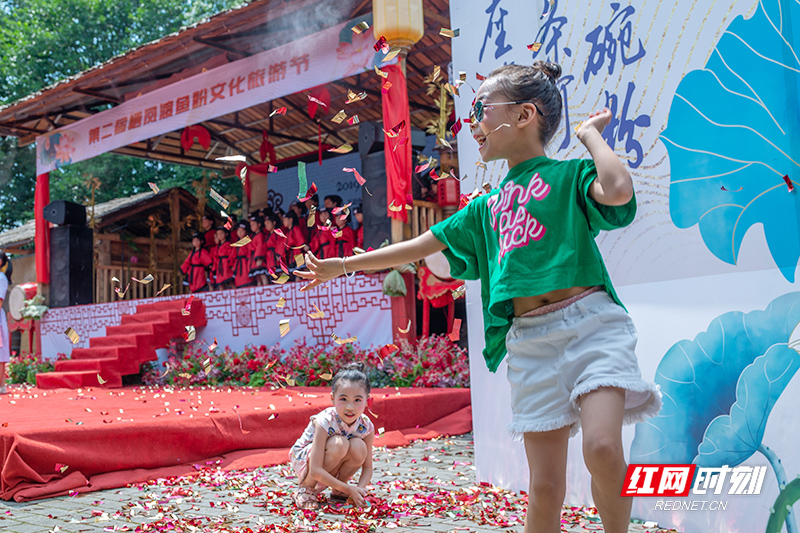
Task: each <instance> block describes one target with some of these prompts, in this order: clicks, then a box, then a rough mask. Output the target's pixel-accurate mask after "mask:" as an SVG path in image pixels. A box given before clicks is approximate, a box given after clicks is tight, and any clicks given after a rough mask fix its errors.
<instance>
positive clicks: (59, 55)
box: [0, 0, 241, 231]
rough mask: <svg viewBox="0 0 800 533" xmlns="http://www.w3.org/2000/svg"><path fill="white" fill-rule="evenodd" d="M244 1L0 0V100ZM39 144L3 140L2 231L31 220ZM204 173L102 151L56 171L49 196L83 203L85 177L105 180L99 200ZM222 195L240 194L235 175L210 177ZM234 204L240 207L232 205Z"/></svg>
mask: <svg viewBox="0 0 800 533" xmlns="http://www.w3.org/2000/svg"><path fill="white" fill-rule="evenodd" d="M238 3H239V0H189V1H186V0H102V1H101V0H0V105H6V104H9V103H12V102H15V101H16V100H19V99H20V98H24V97H26V96H28V95H30V94H32V93H35V92H36V91H39V90H41V89H43V88H45V87H47V86H49V85H52V84H53V83H56V82H58V81H60V80H63V79H64V78H67V77H69V76H74V75H76V74H78V73H80V72H82V71H84V70H86V69H89V68H91V67H93V66H96V65H98V64H101V63H103V62H105V61H107V60H109V59H111V58H112V57H114V56H117V55H119V54H122V53H125V52H126V51H127V50H129V49H131V48H134V47H137V46H140V45H142V44H145V43H148V42H150V41H153V40H156V39H159V38H161V37H163V36H164V35H167V34H169V33H172V32H175V31H177V30H179V29H180V28H181V27H183V26H186V25H189V24H193V23H195V22H198V21H200V20H202V19H204V18H207V17H208V16H210V15H213V14H214V13H217V12H219V11H221V10H223V9H228V8H230V7H232V6H234V5H236V4H238ZM34 155H35V154H34V147H33V146H27V147H23V148H18V147H17V140H16V139H14V138H7V139H3V138H0V231H2V230H5V229H8V228H12V227H15V226H18V225H20V224H22V223H24V222H25V221H27V220H30V219H31V218H33V197H34V189H35V183H36V176H35V173H36V164H35V157H34ZM202 172H203V171H202V170H200V169H198V168H194V167H186V166H181V165H167V164H162V163H158V162H154V161H146V160H142V159H137V158H132V157H125V156H119V155H115V154H104V155H102V156H99V157H95V158H93V159H90V160H88V161H82V162H80V163H76V164H74V165H69V166H67V167H65V168H63V169H60V170H57V171H54V172H52V173H51V179H50V197H51V198H52V199H59V200H71V201H75V202H79V203H84V202H85V200H86V198H87V197H88V196H89V190H88V188H87V187H86V186H85V184H84V182H85V181H86V179H87V177H88V176H90V175H91V176H96V177H98V178H100V180H101V182H102V187H101V189H100V190H99V191H98V193H97V195H96V201H97V202H103V201H106V200H110V199H112V198H119V197H124V196H128V195H131V194H135V193H138V192H143V191H146V190H148V186H147V182H154V183H156V184H158V186H159V187H161V188H167V187H172V186H183V187H185V188H187V189H189V190H191V186H190V185H191V181H192V180H193V179H199V178H200V177H201V176H202ZM212 186H213V187H214V188H215V189H216V190H218V191H219V192H220V193H222V194H224V195H226V196H228V197H229V198H230V199H233V198H231V196H236V197H241V186H240V185H239V184H238V182H237V180H235V179H226V180H221V179H218V178H217V179H213V180H212ZM234 205H237V204H234ZM239 205H240V202H239Z"/></svg>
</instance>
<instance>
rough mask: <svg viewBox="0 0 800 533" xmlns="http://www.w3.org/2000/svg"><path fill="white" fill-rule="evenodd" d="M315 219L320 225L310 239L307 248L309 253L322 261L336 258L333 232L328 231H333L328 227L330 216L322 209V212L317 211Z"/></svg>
mask: <svg viewBox="0 0 800 533" xmlns="http://www.w3.org/2000/svg"><path fill="white" fill-rule="evenodd" d="M317 217H318V219H319V222H320V224H319V226H318V227H317V231H316V233H315V234H314V238H313V239H311V244H310V245H309V248H311V252H313V254H314V255H315V256H316V257H319V258H322V259H325V258H328V257H336V237H334V236H333V233H334V232H333V231H330V230H332V229H333V227H332V226H331V225H330V222H331V214H330V212H329V211H326V210H325V209H323V210H322V211H317Z"/></svg>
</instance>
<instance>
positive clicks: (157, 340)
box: [36, 298, 208, 389]
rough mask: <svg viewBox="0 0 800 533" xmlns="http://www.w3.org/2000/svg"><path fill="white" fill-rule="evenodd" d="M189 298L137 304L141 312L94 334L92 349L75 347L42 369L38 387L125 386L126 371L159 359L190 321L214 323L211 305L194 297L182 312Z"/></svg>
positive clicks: (132, 370)
mask: <svg viewBox="0 0 800 533" xmlns="http://www.w3.org/2000/svg"><path fill="white" fill-rule="evenodd" d="M187 302H188V298H183V299H179V300H172V301H167V302H157V303H152V304H142V305H139V306H137V308H136V313H134V314H131V315H123V316H122V318H121V320H120V325H119V326H107V327H106V336H105V337H92V338H91V339H89V346H90V347H89V348H75V349H74V350H72V357H71V358H70V359H69V360H66V361H57V362H56V364H55V371H54V372H47V373H44V374H37V375H36V386H37V387H39V388H40V389H58V388H72V389H76V388H80V387H106V388H117V387H121V386H122V376H126V375H129V374H136V373H138V372H139V365H141V364H142V363H144V362H145V361H155V360H156V359H158V356H157V355H156V350H157V349H158V348H165V347H166V346H167V345H168V344H169V341H170V340H171V339H176V338H180V337H181V336H182V335H183V334H184V333H185V332H186V326H189V325H192V326H194V327H195V328H197V329H200V328H202V327H204V326H205V325H206V324H207V323H208V320H207V319H206V309H205V304H203V302H202V301H201V300H198V299H196V298H195V299H193V300H192V305H191V309H190V311H189V313H188V314H186V315H185V314H183V312H182V311H183V310H184V309H185V307H186V303H187ZM98 376H100V378H98ZM100 379H102V380H103V381H104V383H100Z"/></svg>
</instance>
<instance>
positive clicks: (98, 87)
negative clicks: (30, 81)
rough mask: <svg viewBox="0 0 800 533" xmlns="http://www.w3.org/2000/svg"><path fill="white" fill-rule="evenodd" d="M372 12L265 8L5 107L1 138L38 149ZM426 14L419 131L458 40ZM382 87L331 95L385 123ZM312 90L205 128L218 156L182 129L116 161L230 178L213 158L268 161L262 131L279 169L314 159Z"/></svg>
mask: <svg viewBox="0 0 800 533" xmlns="http://www.w3.org/2000/svg"><path fill="white" fill-rule="evenodd" d="M371 8H372V2H371V0H322V1H320V0H256V1H254V2H251V3H249V4H246V5H242V6H240V7H237V8H234V9H231V10H228V11H224V12H222V13H219V14H217V15H215V16H213V17H211V18H210V19H208V20H206V21H203V22H201V23H198V24H196V25H194V26H191V27H187V28H184V29H182V30H181V31H179V32H176V33H173V34H171V35H167V36H166V37H163V38H161V39H159V40H157V41H153V42H151V43H148V44H145V45H142V46H140V47H138V48H134V49H132V50H130V51H128V52H126V53H125V54H122V55H119V56H117V57H114V58H112V59H110V60H109V61H107V62H105V63H103V64H101V65H98V66H97V67H94V68H92V69H89V70H87V71H84V72H82V73H80V74H77V75H75V76H72V77H70V78H67V79H65V80H62V81H60V82H58V83H55V84H53V85H51V86H50V87H47V88H45V89H43V90H42V91H39V92H37V93H35V94H32V95H30V96H28V97H26V98H23V99H21V100H18V101H17V102H14V103H13V104H10V105H8V106H5V107H3V108H0V135H12V136H16V137H19V138H20V141H19V142H20V145H27V144H30V143H33V142H35V138H36V136H38V135H41V134H44V133H47V132H48V131H52V130H54V129H56V128H61V127H64V126H66V125H68V124H71V123H73V122H76V121H78V120H81V119H83V118H85V117H87V116H90V115H93V114H95V113H98V112H101V111H104V110H106V109H109V108H110V107H113V106H116V105H118V104H120V103H122V102H124V101H125V100H126V98H128V99H129V98H131V97H134V96H136V95H138V94H143V93H146V92H148V91H152V90H154V89H157V88H160V87H163V86H165V85H168V84H170V83H173V82H176V81H179V80H182V79H184V78H187V77H190V76H193V75H195V74H197V73H199V72H201V71H202V70H203V69H204V68H206V69H211V68H214V67H217V66H220V65H222V64H225V63H229V62H232V61H236V60H238V59H241V58H243V57H247V56H250V55H253V54H257V53H260V52H262V51H264V50H268V49H272V48H274V47H276V46H280V45H282V44H285V43H287V42H291V41H293V40H296V39H298V38H299V37H302V36H304V35H309V34H312V33H315V32H318V31H320V30H322V29H325V28H328V27H331V26H334V25H336V24H339V23H342V22H344V21H346V20H350V19H352V18H354V17H357V16H361V15H365V14H367V13H369V12H370V11H371ZM424 11H425V36H424V37H423V38H422V40H421V41H420V42H418V43H417V44H416V45H415V46H414V47H413V48H412V49H411V52H410V53H409V56H408V61H407V75H408V93H409V100H410V109H411V122H412V126H415V127H417V128H420V129H424V128H425V125H426V123H427V122H428V121H430V120H431V119H433V118H435V117H437V116H438V108H437V107H435V105H434V102H433V99H432V97H431V96H428V95H426V90H427V86H426V84H425V83H424V81H423V78H424V76H426V75H428V74H429V73H430V72H431V71H432V70H433V67H434V65H439V66H440V67H442V72H443V73H446V72H447V66H448V64H449V63H450V61H451V52H450V42H449V39H447V38H444V37H442V36H440V35H439V29H440V28H442V27H445V28H449V27H450V18H449V7H448V3H447V0H424ZM112 80H114V81H113V83H112ZM380 85H381V78H380V77H379V76H377V75H376V74H375V73H369V72H367V73H363V74H359V75H357V76H352V77H350V78H346V79H344V80H340V81H337V82H332V83H329V84H328V85H326V87H327V88H328V91H329V92H330V94H331V98H332V100H333V101H339V100H341V101H344V100H345V99H346V98H347V91H348V89H351V90H355V91H357V92H361V91H366V92H367V93H368V97H367V98H366V99H365V100H362V101H361V102H358V104H355V106H349V107H348V112H349V113H357V114H358V115H359V118H360V119H361V121H362V122H364V121H379V120H381V100H380V98H381V86H380ZM305 92H306V91H304V92H303V93H298V94H293V95H289V96H286V97H282V98H276V99H275V100H273V101H272V102H261V103H256V104H254V105H253V106H252V107H250V108H248V109H245V110H242V111H239V112H236V113H230V114H228V115H223V116H221V117H218V118H215V119H212V120H208V121H205V122H202V124H203V126H205V127H206V128H207V129H208V130H209V131H210V132H211V135H212V143H211V149H210V150H209V151H205V150H203V149H202V148H201V147H200V146H199V145H198V144H197V143H196V144H195V145H194V146H193V148H192V149H191V150H189V151H188V152H184V151H183V150H182V149H181V146H180V131H174V132H171V133H169V134H166V135H163V136H159V137H157V138H152V139H147V140H145V141H142V142H138V143H134V144H131V145H127V146H124V147H121V148H118V149H116V150H114V153H119V154H124V155H130V156H135V157H142V158H146V159H151V160H160V161H164V162H173V163H182V164H187V165H194V166H198V167H204V168H215V169H220V170H227V171H229V173H230V172H231V171H232V166H231V165H224V164H222V163H220V162H217V161H214V158H215V157H220V156H223V155H231V154H234V155H235V154H245V155H248V156H254V157H253V160H254V161H260V158H259V157H258V152H259V147H260V145H261V141H262V130H267V131H268V132H269V133H270V140H271V142H272V143H273V144H274V145H275V147H276V154H277V159H278V161H287V162H288V161H290V160H293V159H297V158H301V157H303V156H309V155H311V154H313V153H314V152H315V151H316V150H317V143H318V124H317V121H315V120H311V119H310V118H309V116H308V113H307V112H306V105H307V101H308V100H307V98H306V97H305ZM284 106H285V107H286V108H287V109H288V112H287V114H286V116H285V117H281V120H280V121H279V124H280V127H277V125H276V126H275V127H274V128H273V127H272V126H273V121H272V120H271V119H270V118H269V114H270V112H271V109H274V108H278V107H284ZM334 113H335V111H333V112H331V113H330V114H329V115H330V116H332V115H333V114H334ZM330 116H328V117H326V118H325V119H323V120H322V121H321V123H320V124H321V126H322V142H323V143H327V144H330V145H335V146H338V145H340V144H343V143H345V142H349V143H351V144H352V145H353V146H356V145H357V143H358V125H357V124H356V125H352V126H349V125H347V124H341V125H338V124H335V123H333V122H331V121H330V120H329V119H330Z"/></svg>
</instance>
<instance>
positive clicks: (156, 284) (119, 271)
mask: <svg viewBox="0 0 800 533" xmlns="http://www.w3.org/2000/svg"><path fill="white" fill-rule="evenodd" d="M148 274H152V275H153V277H154V278H155V280H153V281H152V282H150V283H148V284H146V285H145V284H143V283H137V282H135V281H133V280H131V278H132V277H133V278H136V279H144V278H146V277H147V275H148ZM114 277H115V278H117V279H118V280H121V281H122V287H121V288H120V291H124V290H125V287H127V286H128V283H130V288H129V289H128V291H127V292H126V293H125V296H124V297H123V298H120V297H119V296H117V293H116V292H115V291H114V287H119V286H120V284H119V283H117V282H115V281H111V278H114ZM182 280H183V278H181V279H180V280H179V281H178V283H177V284H176V283H173V281H172V270H170V269H156V270H155V271H152V270H149V269H146V268H125V269H124V271H123V268H122V267H119V266H104V265H99V266H97V267H95V282H94V303H97V304H99V303H107V302H116V301H117V300H123V299H124V300H136V299H139V298H152V297H153V296H155V295H156V293H157V292H158V291H159V290H161V288H162V287H163V286H164V285H166V284H168V283H169V284H171V285H172V286H171V287H170V288H168V289H167V290H165V291H164V292H163V293H161V295H170V294H186V293H187V292H188V290H189V288H188V287H184V286H183V283H182Z"/></svg>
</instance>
